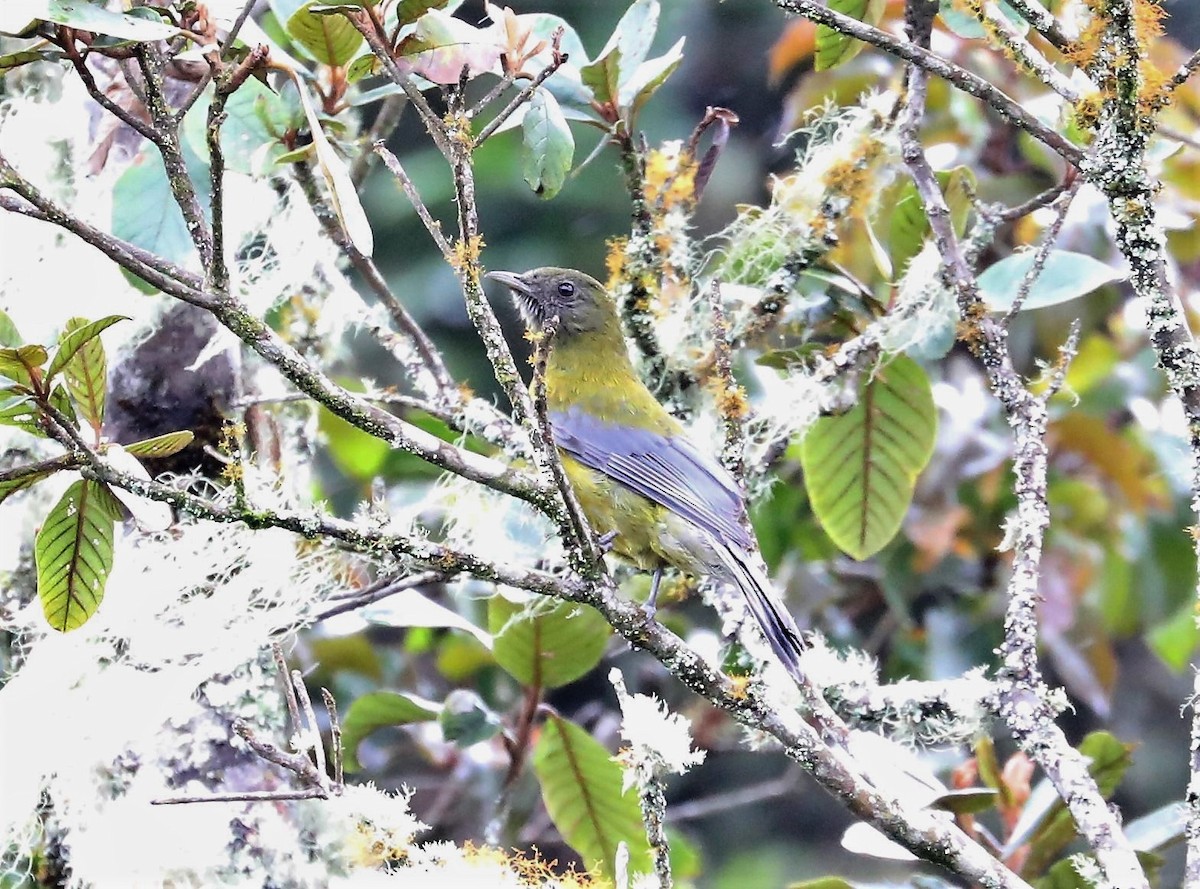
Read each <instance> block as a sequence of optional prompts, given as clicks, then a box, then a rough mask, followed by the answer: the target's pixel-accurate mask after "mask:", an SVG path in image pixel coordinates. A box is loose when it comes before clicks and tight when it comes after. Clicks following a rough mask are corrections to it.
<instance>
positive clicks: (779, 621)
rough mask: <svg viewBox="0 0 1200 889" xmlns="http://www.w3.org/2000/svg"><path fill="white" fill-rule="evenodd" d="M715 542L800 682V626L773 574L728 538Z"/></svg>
mask: <svg viewBox="0 0 1200 889" xmlns="http://www.w3.org/2000/svg"><path fill="white" fill-rule="evenodd" d="M713 543H714V546H713V548H714V549H715V550H716V552H717V555H718V556H719V557H720V559H721V563H722V564H723V565H724V567H725V568H726V569H727V571H728V577H727V579H728V580H729V581H731V582H732V583H734V584H736V585H737V587H738V589H740V590H741V591H742V595H744V596H745V598H746V606H747V607H748V608H749V609H750V613H751V614H752V615H754V620H755V621H757V623H758V626H759V629H760V630H762V634H763V636H764V637H766V640H767V642H768V644H770V646H771V650H772V651H773V652H775V657H777V658H779V660H780V662H781V663H782V664H783V665H784V667H786V668H787V671H788V673H790V674H791V676H792V678H793V679H795V680H796V681H797V682H800V681H801V673H800V655H801V653H802V652H803V651H804V643H803V642H802V641H801V640H800V628H799V627H797V626H796V622H795V621H794V620H793V619H792V615H791V613H790V612H789V611H788V610H787V606H786V605H784V604H783V602H782V601H780V599H779V596H778V595H777V594H776V592H775V589H774V587H772V586H771V581H770V578H768V577H767V575H766V574H765V573H764V572H763V571H762V569H761V568H759V567H758V565H757V563H756V562H755V561H754V559H753V558H751V556H750V554H749V553H747V552H746V551H745V550H744V549H742V548H741V547H735V546H730V545H729V544H727V543H724V542H716V541H714V542H713Z"/></svg>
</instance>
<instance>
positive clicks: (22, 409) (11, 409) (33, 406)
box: [0, 395, 48, 438]
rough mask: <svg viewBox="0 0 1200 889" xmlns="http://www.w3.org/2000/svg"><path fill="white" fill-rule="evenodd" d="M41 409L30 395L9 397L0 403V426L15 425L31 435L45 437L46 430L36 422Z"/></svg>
mask: <svg viewBox="0 0 1200 889" xmlns="http://www.w3.org/2000/svg"><path fill="white" fill-rule="evenodd" d="M40 416H41V410H40V409H39V408H38V406H37V403H36V402H35V401H34V400H33V396H32V395H23V396H18V397H16V398H11V399H8V400H7V401H5V402H4V403H2V404H0V426H15V427H16V428H18V429H24V430H25V431H26V432H28V433H30V434H31V435H36V436H38V437H39V438H47V437H48V436H47V435H46V431H45V430H44V429H42V425H41V423H40V422H38V418H39V417H40Z"/></svg>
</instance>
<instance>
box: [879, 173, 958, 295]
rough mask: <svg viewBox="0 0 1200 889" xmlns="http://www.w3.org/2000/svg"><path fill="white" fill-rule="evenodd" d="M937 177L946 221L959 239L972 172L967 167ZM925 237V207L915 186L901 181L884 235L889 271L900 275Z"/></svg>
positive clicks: (926, 229) (927, 222)
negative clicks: (946, 211)
mask: <svg viewBox="0 0 1200 889" xmlns="http://www.w3.org/2000/svg"><path fill="white" fill-rule="evenodd" d="M936 175H937V181H938V185H939V186H940V187H941V189H942V194H944V195H945V196H946V203H947V204H948V205H949V207H950V221H951V224H952V225H953V226H954V233H955V234H956V235H959V236H960V237H961V236H962V234H963V232H964V231H965V230H966V227H967V217H968V216H969V215H970V212H971V192H972V191H974V188H975V173H974V172H972V170H971V168H970V167H963V166H959V167H955V168H954V169H952V170H943V171H941V172H939V173H937V174H936ZM927 237H929V218H928V217H927V216H926V215H925V205H924V204H923V203H922V202H921V196H920V195H919V194H917V186H916V184H915V183H914V182H913V181H912V180H911V179H906V180H904V183H903V184H902V185H901V186H900V188H899V190H898V192H897V193H896V196H895V197H894V198H893V201H892V218H891V224H890V231H889V235H888V252H889V254H890V255H891V259H892V268H893V269H895V270H896V273H897V274H903V272H904V269H905V267H906V266H907V265H908V263H909V262H910V261H911V260H912V258H913V257H914V256H916V255H917V254H918V253H920V252H921V247H922V246H923V245H924V243H925V239H926V238H927Z"/></svg>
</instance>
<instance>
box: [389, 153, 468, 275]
mask: <svg viewBox="0 0 1200 889" xmlns="http://www.w3.org/2000/svg"><path fill="white" fill-rule="evenodd" d="M373 149H374V151H375V153H376V154H377V155H379V156H380V157H381V158H382V159H383V163H384V166H386V167H387V168H388V171H389V172H390V173H391V174H392V175H393V176H394V177H396V181H397V182H399V183H400V187H401V188H402V189H403V190H404V195H405V197H407V198H408V202H409V203H410V204H412V206H413V209H414V210H416V211H417V217H418V218H419V219H420V220H421V223H422V224H423V225H424V226H425V230H426V231H427V232H429V237H431V238H433V243H435V244H437V248H438V250H440V251H441V252H442V257H443V258H444V259H445V260H446V261H447V262H453V261H454V248H453V247H451V246H450V242H449V241H447V240H446V236H445V235H444V234H442V226H441V223H439V222H438V221H437V220H435V219H434V218H433V216H432V215H431V214H430V212H429V208H428V207H426V206H425V202H424V201H423V200H421V193H420V192H419V191H417V187H416V186H415V185H413V181H412V180H411V179H409V178H408V174H407V173H406V172H404V167H403V166H401V164H400V160H399V158H397V157H396V155H394V154H392V152H390V151H388V149H387V146H386V145H384V144H383V143H382V142H376V143H375V144H374V146H373Z"/></svg>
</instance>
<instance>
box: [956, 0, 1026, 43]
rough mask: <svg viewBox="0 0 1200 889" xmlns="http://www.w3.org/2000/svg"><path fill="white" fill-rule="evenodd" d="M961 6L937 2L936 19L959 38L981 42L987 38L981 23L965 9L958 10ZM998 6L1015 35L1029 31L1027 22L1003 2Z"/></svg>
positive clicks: (1001, 0)
mask: <svg viewBox="0 0 1200 889" xmlns="http://www.w3.org/2000/svg"><path fill="white" fill-rule="evenodd" d="M961 5H962V4H961V0H960V2H959V3H955V2H954V0H939V3H938V6H939V9H938V17H939V18H941V20H942V23H943V24H944V25H945V26H946V27H947V28H948V29H949V30H950V31H952V32H953V33H955V34H957V35H958V36H959V37H965V38H967V39H968V40H982V39H984V38H985V37H987V34H988V32H987V29H986V28H984V26H983V22H981V21H980V20H979V19H978V18H977V17H976V16H975V15H974V14H973V13H971V12H969V11H968V10H966V9H965V8H962V9H960V8H959V7H960V6H961ZM999 5H1000V11H1001V12H1002V13H1004V16H1005V18H1007V19H1008V20H1009V22H1010V23H1011V24H1012V25H1013V26H1014V27H1015V28H1016V30H1017V33H1019V34H1022V35H1024V34H1026V33H1027V32H1028V31H1029V22H1027V21H1025V19H1024V18H1023V17H1022V16H1021V14H1020V13H1019V12H1017V11H1016V10H1015V9H1013V8H1012V7H1011V6H1009V5H1008V4H1007V3H1005V2H1004V0H999Z"/></svg>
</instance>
